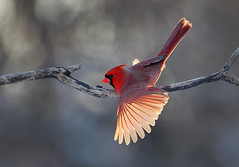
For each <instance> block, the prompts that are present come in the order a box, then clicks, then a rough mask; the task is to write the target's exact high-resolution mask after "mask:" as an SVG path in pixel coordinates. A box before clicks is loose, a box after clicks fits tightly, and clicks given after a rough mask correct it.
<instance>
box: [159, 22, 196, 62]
mask: <svg viewBox="0 0 239 167" xmlns="http://www.w3.org/2000/svg"><path fill="white" fill-rule="evenodd" d="M191 28H192V24H191V23H190V22H189V21H188V20H186V19H185V18H182V19H181V20H180V21H179V22H178V24H177V25H176V27H175V28H174V30H173V32H172V34H171V35H170V37H169V39H168V40H167V42H166V43H165V44H164V46H163V49H162V50H161V51H160V52H159V54H158V56H163V55H167V57H166V58H165V61H166V60H167V59H168V57H169V56H170V54H171V53H172V52H173V50H174V49H175V48H176V47H177V45H178V44H179V42H180V41H181V40H182V39H183V37H184V36H185V35H186V34H187V32H188V31H189V30H190V29H191Z"/></svg>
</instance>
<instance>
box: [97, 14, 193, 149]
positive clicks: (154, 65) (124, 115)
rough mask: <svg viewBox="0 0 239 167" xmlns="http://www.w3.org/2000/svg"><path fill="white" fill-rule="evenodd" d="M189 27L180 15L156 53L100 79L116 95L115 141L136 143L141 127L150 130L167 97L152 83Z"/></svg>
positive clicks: (120, 67) (187, 22)
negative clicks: (109, 86)
mask: <svg viewBox="0 0 239 167" xmlns="http://www.w3.org/2000/svg"><path fill="white" fill-rule="evenodd" d="M191 27H192V24H191V23H190V22H189V21H188V20H186V19H185V18H182V19H181V20H180V21H179V22H178V24H177V25H176V27H175V29H174V31H173V33H172V34H171V36H170V37H169V39H168V40H167V42H166V43H165V45H164V46H163V49H162V50H161V51H160V52H159V54H158V55H157V56H155V57H153V58H150V59H147V60H144V61H142V62H139V63H137V64H135V65H133V66H131V67H130V68H128V69H125V68H124V67H125V66H126V65H120V66H117V67H115V68H113V69H111V70H109V71H108V72H107V73H106V74H105V78H104V79H103V80H102V81H101V82H102V83H109V84H110V85H112V86H113V87H114V89H115V90H116V92H117V93H118V94H119V104H118V110H117V115H118V119H117V126H116V130H115V135H114V140H115V141H116V140H117V139H118V140H119V144H121V143H122V142H123V139H124V140H125V144H126V145H128V144H129V143H130V138H131V139H132V140H133V142H134V143H136V142H137V140H138V137H137V134H138V135H139V136H140V137H141V138H142V139H143V138H144V136H145V133H144V130H145V131H147V132H148V133H150V132H151V127H150V125H151V126H154V125H155V120H157V119H158V115H159V114H160V113H161V111H162V110H163V106H164V105H165V104H166V103H167V102H168V99H169V96H168V92H166V91H165V90H163V89H160V88H157V87H155V83H156V82H157V80H158V79H159V77H160V75H161V73H162V71H163V69H164V68H165V67H166V65H165V61H166V60H167V59H168V57H169V56H170V54H171V53H172V52H173V50H174V49H175V48H176V46H177V45H178V43H179V42H180V41H181V40H182V38H183V37H184V36H185V35H186V33H187V32H188V31H189V30H190V29H191ZM143 129H144V130H143ZM136 133H137V134H136Z"/></svg>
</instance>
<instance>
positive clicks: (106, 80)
mask: <svg viewBox="0 0 239 167" xmlns="http://www.w3.org/2000/svg"><path fill="white" fill-rule="evenodd" d="M101 82H102V83H110V80H109V79H108V78H103V79H102V81H101Z"/></svg>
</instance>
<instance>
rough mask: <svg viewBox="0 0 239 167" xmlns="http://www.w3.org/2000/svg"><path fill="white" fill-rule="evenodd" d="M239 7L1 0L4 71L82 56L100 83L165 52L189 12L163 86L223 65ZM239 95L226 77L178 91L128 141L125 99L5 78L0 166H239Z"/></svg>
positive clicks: (193, 1) (235, 39)
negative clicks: (144, 130)
mask: <svg viewBox="0 0 239 167" xmlns="http://www.w3.org/2000/svg"><path fill="white" fill-rule="evenodd" d="M238 16H239V1H238V0H228V1H217V0H207V1H206V0H201V1H198V0H178V1H173V0H147V1H146V0H131V1H127V0H111V1H107V0H97V1H96V0H95V1H88V0H51V1H50V0H0V74H1V75H3V74H8V73H14V72H22V71H28V70H34V69H40V68H47V67H53V66H67V65H73V64H77V63H82V64H83V68H82V69H81V70H78V71H76V72H74V74H73V75H74V77H76V78H78V79H79V80H81V81H84V82H86V83H88V84H90V85H92V86H95V85H97V84H100V81H101V79H102V78H103V76H104V74H105V72H107V71H108V70H109V69H111V68H112V67H114V66H117V65H119V64H129V65H130V64H131V61H132V60H133V59H134V58H138V59H140V60H144V59H146V58H149V57H152V56H155V55H156V54H157V53H158V52H159V51H160V50H161V48H162V46H163V44H164V43H165V42H166V40H167V39H168V37H169V35H170V33H171V32H172V30H173V28H174V26H175V25H176V24H177V22H178V21H179V19H180V18H182V17H186V18H187V19H188V20H190V21H191V22H192V24H193V28H192V29H191V31H190V32H189V33H188V35H187V36H186V37H185V38H184V39H183V41H182V43H180V45H179V46H178V48H177V49H176V50H175V51H174V53H173V54H172V56H171V57H170V59H168V61H167V68H166V69H165V70H164V72H163V74H162V76H161V78H160V80H159V81H158V86H159V85H165V84H171V83H175V82H179V81H184V80H187V79H192V78H196V77H199V76H202V75H207V74H211V73H214V72H216V71H218V70H219V69H220V68H221V67H222V66H223V64H224V63H225V62H226V60H227V58H228V57H229V56H230V55H231V54H232V53H233V52H234V50H235V49H236V48H237V47H239V21H238ZM238 71H239V60H237V61H236V62H235V64H234V65H233V67H232V68H231V70H230V73H231V74H234V75H237V76H238V75H239V73H238ZM107 88H110V87H109V86H107ZM238 99H239V89H238V87H235V86H233V85H230V84H228V83H226V82H222V81H219V82H214V83H210V84H205V85H201V86H198V87H195V88H192V89H188V90H184V91H178V92H172V93H170V101H169V103H168V104H167V105H166V107H165V109H164V110H163V112H162V114H161V116H160V117H159V120H158V121H157V122H156V126H155V127H152V132H151V134H150V135H149V134H147V135H146V137H145V139H144V140H139V141H138V142H137V143H136V144H130V145H129V146H125V145H124V144H122V145H119V144H118V143H117V142H114V141H113V135H114V131H115V126H116V109H117V101H118V99H116V98H111V99H99V98H96V97H92V96H89V95H87V94H85V93H83V92H79V91H77V90H74V89H72V88H70V87H68V86H66V85H63V84H61V83H60V82H58V81H57V80H53V79H46V80H39V81H31V82H24V83H17V84H12V85H5V86H1V87H0V166H1V167H43V166H44V167H80V166H84V167H98V166H105V167H108V166H115V167H117V166H124V167H134V166H137V167H141V166H150V167H151V166H164V167H165V166H166V167H171V166H172V167H174V166H177V167H191V166H194V167H201V166H204V167H211V166H217V167H225V166H227V167H238V166H239V158H238V157H239V142H238V141H239V112H238V111H239V104H238Z"/></svg>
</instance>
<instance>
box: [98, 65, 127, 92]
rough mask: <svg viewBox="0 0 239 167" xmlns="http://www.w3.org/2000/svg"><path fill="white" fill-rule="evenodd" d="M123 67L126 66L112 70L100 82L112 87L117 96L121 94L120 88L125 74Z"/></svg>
mask: <svg viewBox="0 0 239 167" xmlns="http://www.w3.org/2000/svg"><path fill="white" fill-rule="evenodd" d="M124 66H126V65H120V66H117V67H115V68H112V69H111V70H109V71H108V72H107V73H106V74H105V77H104V78H103V79H102V81H101V82H102V83H108V84H110V85H111V86H113V87H114V89H115V90H116V92H118V93H119V94H120V93H121V88H122V86H123V84H124V83H125V75H126V73H125V69H124Z"/></svg>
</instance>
